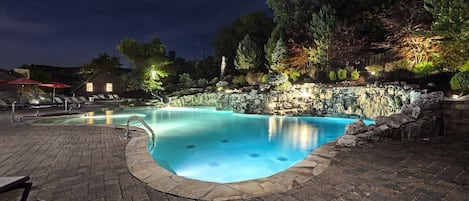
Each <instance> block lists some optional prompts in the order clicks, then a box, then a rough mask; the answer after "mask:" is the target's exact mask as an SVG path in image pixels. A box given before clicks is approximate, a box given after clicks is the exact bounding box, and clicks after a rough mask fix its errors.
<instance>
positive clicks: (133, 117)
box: [124, 115, 156, 144]
mask: <svg viewBox="0 0 469 201" xmlns="http://www.w3.org/2000/svg"><path fill="white" fill-rule="evenodd" d="M134 120H135V121H138V122H140V123H141V124H142V125H143V126H145V128H146V129H147V132H149V135H150V138H151V142H152V144H154V143H155V138H156V134H155V132H153V129H151V128H150V126H148V124H147V123H146V122H145V120H143V119H142V118H141V117H139V116H136V115H132V116H130V117H129V119H127V130H126V131H125V135H124V138H125V139H128V138H130V128H129V127H130V122H131V121H134Z"/></svg>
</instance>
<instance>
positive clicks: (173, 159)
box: [63, 108, 372, 183]
mask: <svg viewBox="0 0 469 201" xmlns="http://www.w3.org/2000/svg"><path fill="white" fill-rule="evenodd" d="M132 115H137V116H140V117H142V118H143V119H144V120H145V121H146V122H147V123H148V124H149V125H150V127H152V129H153V130H154V131H155V132H156V134H157V138H156V144H155V146H148V151H149V152H150V153H151V155H152V157H153V159H155V160H156V161H157V163H158V164H159V165H160V166H162V167H163V168H165V169H167V170H169V171H171V172H173V173H174V174H177V175H179V176H182V177H186V178H190V179H196V180H201V181H210V182H217V183H231V182H238V181H245V180H250V179H258V178H263V177H268V176H271V175H273V174H276V173H278V172H281V171H283V170H285V169H287V168H289V167H291V166H293V165H295V164H296V163H298V162H300V161H302V160H303V159H304V158H305V157H306V156H307V155H308V154H309V153H310V152H312V151H313V150H314V149H315V148H317V147H319V146H320V145H322V144H324V143H327V142H329V141H331V140H334V139H336V138H337V137H339V136H340V135H342V134H343V133H344V128H345V125H346V124H349V123H352V122H354V121H355V119H344V118H320V117H279V116H268V115H244V114H236V113H233V112H231V111H216V110H215V109H213V108H162V109H149V108H139V109H130V110H118V111H103V112H93V113H88V114H86V115H84V116H82V117H80V118H73V119H67V120H64V121H63V123H85V124H125V123H126V122H127V118H128V117H130V116H132ZM366 123H367V124H370V123H372V122H371V121H366ZM135 126H140V124H138V123H136V124H135Z"/></svg>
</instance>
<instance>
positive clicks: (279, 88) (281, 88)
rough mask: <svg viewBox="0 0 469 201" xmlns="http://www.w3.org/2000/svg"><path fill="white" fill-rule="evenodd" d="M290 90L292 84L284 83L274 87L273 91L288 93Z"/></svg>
mask: <svg viewBox="0 0 469 201" xmlns="http://www.w3.org/2000/svg"><path fill="white" fill-rule="evenodd" d="M291 88H292V84H291V82H289V81H286V82H284V83H282V84H280V85H278V86H276V87H275V89H274V90H275V91H288V90H290V89H291Z"/></svg>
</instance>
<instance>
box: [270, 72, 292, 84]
mask: <svg viewBox="0 0 469 201" xmlns="http://www.w3.org/2000/svg"><path fill="white" fill-rule="evenodd" d="M284 82H288V76H287V75H285V74H283V73H269V74H268V75H267V83H268V84H271V85H274V86H278V85H281V84H283V83H284Z"/></svg>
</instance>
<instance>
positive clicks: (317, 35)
mask: <svg viewBox="0 0 469 201" xmlns="http://www.w3.org/2000/svg"><path fill="white" fill-rule="evenodd" d="M334 15H335V12H334V10H333V9H332V8H331V7H329V6H327V5H323V6H322V7H321V9H320V10H319V12H318V13H313V14H312V17H311V21H310V24H309V34H310V36H311V37H313V41H314V46H315V47H308V48H305V51H307V52H308V55H309V58H308V59H309V62H310V70H309V73H308V75H309V76H310V77H314V76H315V75H316V72H317V70H324V68H325V67H326V66H327V65H328V62H329V59H328V56H327V54H328V50H329V46H330V39H329V33H330V32H331V31H332V29H333V27H334V26H335V16H334Z"/></svg>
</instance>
